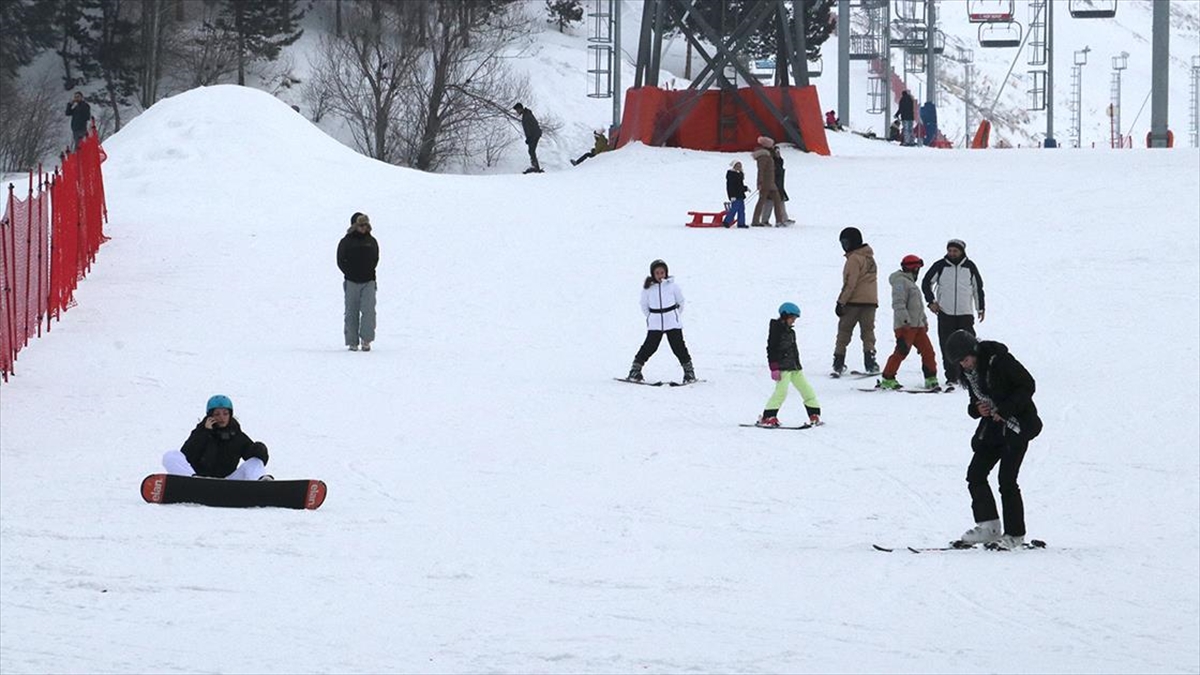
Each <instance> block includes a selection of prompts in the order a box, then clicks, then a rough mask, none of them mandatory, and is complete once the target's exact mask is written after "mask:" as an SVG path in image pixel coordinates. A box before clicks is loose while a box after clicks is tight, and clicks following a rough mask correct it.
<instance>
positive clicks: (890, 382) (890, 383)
mask: <svg viewBox="0 0 1200 675" xmlns="http://www.w3.org/2000/svg"><path fill="white" fill-rule="evenodd" d="M903 387H904V385H902V384H900V383H899V382H897V381H896V378H894V377H884V378H883V379H882V380H880V381H879V384H876V385H875V388H876V389H886V390H889V391H894V390H896V389H902V388H903Z"/></svg>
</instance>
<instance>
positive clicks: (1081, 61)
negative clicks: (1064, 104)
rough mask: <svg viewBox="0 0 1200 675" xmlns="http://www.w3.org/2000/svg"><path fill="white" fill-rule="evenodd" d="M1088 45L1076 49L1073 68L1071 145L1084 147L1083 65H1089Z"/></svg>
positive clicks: (1089, 49)
mask: <svg viewBox="0 0 1200 675" xmlns="http://www.w3.org/2000/svg"><path fill="white" fill-rule="evenodd" d="M1090 51H1092V50H1091V48H1090V47H1088V46H1087V45H1084V46H1083V49H1077V50H1075V64H1074V67H1073V68H1072V69H1071V112H1072V113H1073V114H1072V115H1071V147H1073V148H1079V147H1083V138H1082V136H1083V67H1084V66H1086V65H1087V55H1088V52H1090Z"/></svg>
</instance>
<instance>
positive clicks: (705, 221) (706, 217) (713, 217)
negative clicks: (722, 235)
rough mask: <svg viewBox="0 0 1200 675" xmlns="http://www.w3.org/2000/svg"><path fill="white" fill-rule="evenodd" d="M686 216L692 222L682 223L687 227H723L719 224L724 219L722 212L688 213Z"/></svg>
mask: <svg viewBox="0 0 1200 675" xmlns="http://www.w3.org/2000/svg"><path fill="white" fill-rule="evenodd" d="M688 215H689V216H691V217H692V222H690V223H684V225H687V226H688V227H725V225H724V223H722V222H721V221H722V220H724V218H725V212H724V211H718V212H716V213H713V212H711V211H688Z"/></svg>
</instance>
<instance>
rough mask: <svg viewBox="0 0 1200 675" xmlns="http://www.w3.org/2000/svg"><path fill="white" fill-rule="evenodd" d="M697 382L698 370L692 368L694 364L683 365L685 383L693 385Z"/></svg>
mask: <svg viewBox="0 0 1200 675" xmlns="http://www.w3.org/2000/svg"><path fill="white" fill-rule="evenodd" d="M695 381H696V369H695V367H694V366H692V362H691V361H688V362H687V363H685V364H683V383H684V384H691V383H693V382H695Z"/></svg>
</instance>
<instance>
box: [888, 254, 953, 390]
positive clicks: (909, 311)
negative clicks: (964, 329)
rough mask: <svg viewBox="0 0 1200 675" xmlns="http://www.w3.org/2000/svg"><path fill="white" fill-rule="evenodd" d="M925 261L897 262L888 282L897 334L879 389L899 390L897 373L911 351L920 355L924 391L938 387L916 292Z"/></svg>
mask: <svg viewBox="0 0 1200 675" xmlns="http://www.w3.org/2000/svg"><path fill="white" fill-rule="evenodd" d="M924 266H925V261H924V260H921V259H920V258H919V257H917V256H915V255H906V256H904V259H903V260H901V261H900V269H898V270H896V271H895V272H892V274H891V276H889V277H888V281H889V282H890V283H891V284H892V312H893V315H894V317H895V318H894V319H893V322H892V326H893V328H894V329H895V331H896V351H894V352H892V355H891V356H889V357H888V360H887V364H886V365H884V367H883V379H882V380H880V381H879V385H878V386H879V388H880V389H900V388H901V385H900V383H899V382H897V381H896V373H897V371H899V370H900V364H901V363H903V362H904V359H905V358H907V357H908V353H909V351H910V350H912V348H913V347H916V348H917V353H919V354H920V355H921V371H922V372H923V373H924V374H925V388H926V389H933V388H934V387H936V386H937V384H938V380H937V356H936V355H935V354H934V353H933V345H932V344H931V343H930V342H929V323H928V321H926V319H925V306H924V305H922V304H921V291H920V289H918V288H917V274H919V273H920V271H921V268H922V267H924Z"/></svg>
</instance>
